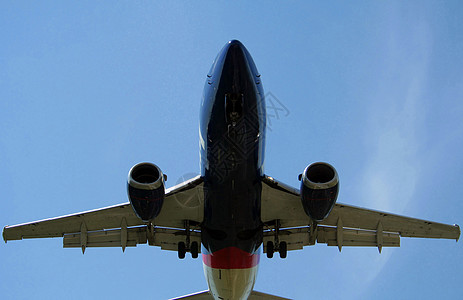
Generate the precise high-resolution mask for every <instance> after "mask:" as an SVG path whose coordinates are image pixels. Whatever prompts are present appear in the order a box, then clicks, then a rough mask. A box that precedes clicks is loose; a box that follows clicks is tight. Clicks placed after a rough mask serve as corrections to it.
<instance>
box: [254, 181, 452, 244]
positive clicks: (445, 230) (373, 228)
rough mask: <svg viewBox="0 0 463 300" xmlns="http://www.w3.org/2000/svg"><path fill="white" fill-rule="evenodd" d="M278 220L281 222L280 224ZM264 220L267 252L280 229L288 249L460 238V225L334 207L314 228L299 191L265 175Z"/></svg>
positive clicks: (280, 235) (263, 186)
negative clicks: (410, 239)
mask: <svg viewBox="0 0 463 300" xmlns="http://www.w3.org/2000/svg"><path fill="white" fill-rule="evenodd" d="M277 220H278V221H277ZM262 221H263V222H264V224H267V226H266V227H264V230H265V229H266V230H265V231H264V252H265V251H266V241H269V240H272V239H273V237H274V232H275V228H276V226H277V222H278V225H279V226H278V227H279V239H280V242H281V241H286V242H287V247H288V250H297V249H302V247H303V246H308V245H314V244H315V242H317V243H325V244H327V245H328V246H338V248H339V250H341V247H343V246H372V247H378V249H379V251H381V248H382V247H399V246H400V237H420V238H443V239H455V240H457V241H458V238H459V237H460V227H459V226H458V225H447V224H441V223H437V222H431V221H425V220H420V219H414V218H409V217H404V216H399V215H395V214H390V213H385V212H380V211H375V210H369V209H365V208H360V207H355V206H350V205H345V204H339V203H338V204H335V207H334V208H333V210H332V211H331V213H330V214H329V216H328V217H327V218H326V219H325V220H323V221H322V222H320V223H319V224H317V225H316V226H314V224H313V222H312V220H311V219H310V218H309V217H308V216H307V215H306V214H305V212H304V209H303V207H302V203H301V198H300V194H299V190H297V189H294V188H292V187H290V186H288V185H285V184H283V183H281V182H279V181H277V180H275V179H274V178H272V177H269V176H265V178H264V180H263V184H262Z"/></svg>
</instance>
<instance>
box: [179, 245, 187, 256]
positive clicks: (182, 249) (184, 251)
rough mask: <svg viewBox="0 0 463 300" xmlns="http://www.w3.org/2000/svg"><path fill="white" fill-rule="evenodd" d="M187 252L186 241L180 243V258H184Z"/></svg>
mask: <svg viewBox="0 0 463 300" xmlns="http://www.w3.org/2000/svg"><path fill="white" fill-rule="evenodd" d="M185 253H186V247H185V243H184V242H180V243H178V258H180V259H184V258H185Z"/></svg>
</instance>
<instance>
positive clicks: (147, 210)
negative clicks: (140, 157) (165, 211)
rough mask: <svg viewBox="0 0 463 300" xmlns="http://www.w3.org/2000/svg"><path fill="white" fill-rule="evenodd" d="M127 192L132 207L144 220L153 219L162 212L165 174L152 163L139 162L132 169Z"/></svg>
mask: <svg viewBox="0 0 463 300" xmlns="http://www.w3.org/2000/svg"><path fill="white" fill-rule="evenodd" d="M127 193H128V196H129V200H130V203H131V204H132V208H133V210H134V211H135V213H136V214H137V216H138V217H139V218H140V219H142V220H143V221H148V220H151V219H153V218H155V217H157V215H159V213H160V212H161V208H162V204H163V203H164V196H165V189H164V175H163V174H162V172H161V169H159V168H158V166H156V165H155V164H152V163H146V162H145V163H139V164H136V165H135V166H133V167H132V169H130V172H129V178H128V180H127Z"/></svg>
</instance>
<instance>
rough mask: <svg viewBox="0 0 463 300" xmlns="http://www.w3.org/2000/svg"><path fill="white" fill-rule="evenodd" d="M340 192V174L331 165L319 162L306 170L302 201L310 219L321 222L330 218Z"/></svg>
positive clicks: (303, 178) (302, 185) (303, 177)
mask: <svg viewBox="0 0 463 300" xmlns="http://www.w3.org/2000/svg"><path fill="white" fill-rule="evenodd" d="M338 192H339V179H338V173H337V172H336V170H335V168H333V167H332V166H331V165H330V164H327V163H322V162H318V163H314V164H311V165H310V166H307V168H305V170H304V173H303V174H302V180H301V201H302V206H303V207H304V211H305V213H306V214H307V215H308V216H309V217H310V218H312V219H313V220H315V221H318V222H320V221H323V220H324V219H325V218H326V217H328V215H329V214H330V212H331V210H332V209H333V207H334V204H335V203H336V199H337V198H338Z"/></svg>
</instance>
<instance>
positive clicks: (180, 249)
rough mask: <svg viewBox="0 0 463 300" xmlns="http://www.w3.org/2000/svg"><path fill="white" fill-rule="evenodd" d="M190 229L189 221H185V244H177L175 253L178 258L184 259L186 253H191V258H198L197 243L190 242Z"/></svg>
mask: <svg viewBox="0 0 463 300" xmlns="http://www.w3.org/2000/svg"><path fill="white" fill-rule="evenodd" d="M191 231H192V230H191V228H190V221H188V220H186V221H185V236H186V239H185V240H186V241H185V242H183V241H182V242H179V243H178V244H177V253H178V258H180V259H184V258H185V255H186V253H187V252H190V253H191V257H192V258H198V256H199V243H198V242H196V241H193V242H190V238H191Z"/></svg>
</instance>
